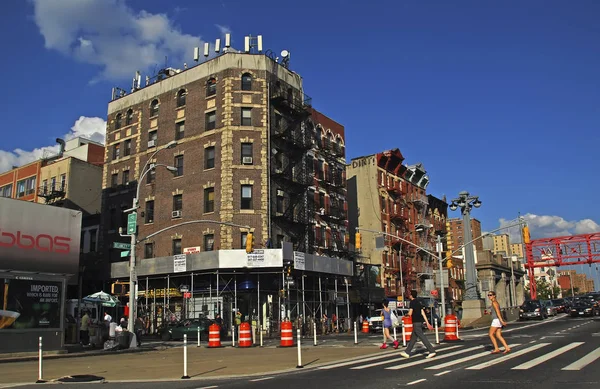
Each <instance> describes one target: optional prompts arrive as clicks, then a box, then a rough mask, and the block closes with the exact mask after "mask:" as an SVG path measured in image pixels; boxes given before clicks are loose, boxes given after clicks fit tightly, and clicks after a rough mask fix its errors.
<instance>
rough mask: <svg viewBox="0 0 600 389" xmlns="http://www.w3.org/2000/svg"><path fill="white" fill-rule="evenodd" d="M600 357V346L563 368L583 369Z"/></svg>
mask: <svg viewBox="0 0 600 389" xmlns="http://www.w3.org/2000/svg"><path fill="white" fill-rule="evenodd" d="M598 358H600V347H598V348H597V349H595V350H594V351H592V352H591V353H589V354H588V355H586V356H585V357H583V358H581V359H579V360H577V361H575V362H573V363H571V364H570V365H568V366H565V367H563V368H562V369H561V370H581V369H583V368H584V367H586V366H587V365H589V364H590V363H592V362H594V361H595V360H596V359H598Z"/></svg>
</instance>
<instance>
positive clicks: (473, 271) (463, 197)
mask: <svg viewBox="0 0 600 389" xmlns="http://www.w3.org/2000/svg"><path fill="white" fill-rule="evenodd" d="M473 207H475V208H479V207H481V201H480V200H479V197H478V196H472V195H470V194H469V192H466V191H463V192H460V193H459V194H458V198H455V199H453V200H452V203H451V204H450V210H452V211H456V209H458V208H460V211H461V214H462V217H463V240H464V241H466V242H470V241H472V240H473V235H472V233H471V209H472V208H473ZM464 251H465V275H466V280H465V281H466V282H465V298H464V300H463V319H466V320H471V319H472V320H475V319H478V318H480V317H481V316H482V315H483V308H484V305H483V304H484V303H483V301H482V300H481V299H480V298H479V293H478V291H477V268H476V267H475V249H474V245H473V244H471V245H470V247H467V245H465V246H464Z"/></svg>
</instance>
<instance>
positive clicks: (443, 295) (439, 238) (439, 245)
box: [435, 234, 450, 322]
mask: <svg viewBox="0 0 600 389" xmlns="http://www.w3.org/2000/svg"><path fill="white" fill-rule="evenodd" d="M435 246H436V249H437V253H438V264H439V266H440V295H441V296H440V298H441V301H442V309H441V312H440V313H441V314H440V320H441V321H442V322H443V321H444V317H445V316H446V293H444V266H443V265H442V251H444V246H443V245H442V235H439V234H438V236H437V242H436V245H435ZM448 281H450V277H448ZM448 286H450V285H448Z"/></svg>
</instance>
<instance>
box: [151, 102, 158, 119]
mask: <svg viewBox="0 0 600 389" xmlns="http://www.w3.org/2000/svg"><path fill="white" fill-rule="evenodd" d="M156 115H158V100H157V99H154V100H152V103H150V117H152V116H156Z"/></svg>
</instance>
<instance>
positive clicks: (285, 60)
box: [281, 50, 291, 69]
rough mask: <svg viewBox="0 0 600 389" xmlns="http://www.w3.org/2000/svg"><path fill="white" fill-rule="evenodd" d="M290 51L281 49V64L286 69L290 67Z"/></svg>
mask: <svg viewBox="0 0 600 389" xmlns="http://www.w3.org/2000/svg"><path fill="white" fill-rule="evenodd" d="M290 56H291V54H290V52H289V51H287V50H282V51H281V65H283V67H285V68H286V69H288V68H289V67H290Z"/></svg>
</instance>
